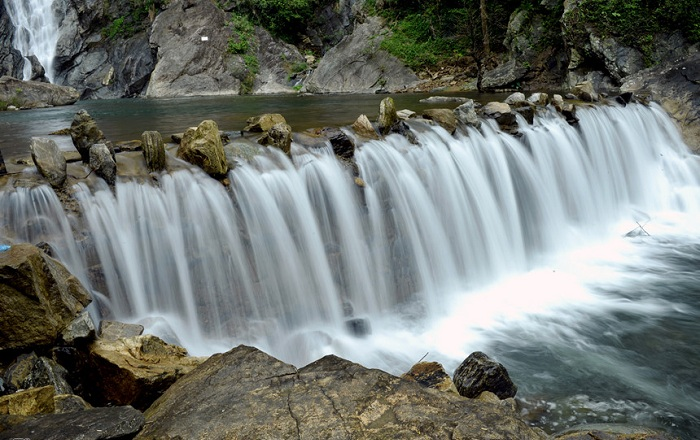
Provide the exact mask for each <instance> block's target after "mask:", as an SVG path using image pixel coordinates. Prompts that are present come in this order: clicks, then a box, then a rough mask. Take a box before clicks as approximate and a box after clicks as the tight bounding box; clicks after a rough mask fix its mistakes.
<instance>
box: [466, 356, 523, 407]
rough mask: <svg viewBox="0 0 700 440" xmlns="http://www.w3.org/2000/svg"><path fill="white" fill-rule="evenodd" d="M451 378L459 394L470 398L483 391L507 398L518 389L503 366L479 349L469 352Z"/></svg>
mask: <svg viewBox="0 0 700 440" xmlns="http://www.w3.org/2000/svg"><path fill="white" fill-rule="evenodd" d="M453 380H454V383H455V386H456V387H457V391H459V394H460V395H462V396H464V397H468V398H471V399H473V398H475V397H477V396H478V395H479V394H481V393H482V392H484V391H490V392H492V393H494V394H495V395H496V396H498V398H499V399H507V398H509V397H514V396H515V393H516V392H517V391H518V387H516V386H515V384H514V383H513V381H512V380H511V379H510V376H509V375H508V371H506V369H505V367H504V366H503V365H501V364H499V363H498V362H496V361H494V360H493V359H491V358H490V357H488V356H487V355H486V354H484V353H482V352H480V351H476V352H474V353H472V354H470V355H469V356H468V357H467V359H465V360H464V361H463V362H462V364H461V365H460V366H459V367H457V370H456V371H455V373H454V377H453Z"/></svg>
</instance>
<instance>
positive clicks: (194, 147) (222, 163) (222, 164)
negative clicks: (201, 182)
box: [177, 120, 228, 177]
mask: <svg viewBox="0 0 700 440" xmlns="http://www.w3.org/2000/svg"><path fill="white" fill-rule="evenodd" d="M177 157H179V158H181V159H184V160H186V161H187V162H189V163H191V164H193V165H196V166H198V167H200V168H201V169H202V170H204V172H205V173H207V174H209V175H210V176H215V177H219V176H224V175H225V174H226V173H227V172H228V163H227V162H226V154H225V153H224V145H223V143H222V142H221V136H220V135H219V127H218V126H217V125H216V122H214V121H212V120H206V121H202V123H201V124H199V126H198V127H197V128H196V129H195V128H189V129H188V130H187V131H186V132H185V134H184V135H183V137H182V141H181V142H180V148H178V150H177Z"/></svg>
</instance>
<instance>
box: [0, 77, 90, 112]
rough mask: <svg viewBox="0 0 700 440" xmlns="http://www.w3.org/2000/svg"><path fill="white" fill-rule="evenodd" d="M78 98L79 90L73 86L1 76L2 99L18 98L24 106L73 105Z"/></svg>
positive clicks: (0, 89) (0, 96)
mask: <svg viewBox="0 0 700 440" xmlns="http://www.w3.org/2000/svg"><path fill="white" fill-rule="evenodd" d="M78 98H80V95H79V94H78V91H77V90H75V89H74V88H72V87H64V86H59V85H56V84H49V83H44V82H38V81H20V80H18V79H15V78H12V77H9V76H3V77H2V78H0V101H5V102H11V101H14V100H17V101H19V102H20V106H21V107H22V108H41V107H48V106H60V105H71V104H73V103H75V102H76V101H77V100H78Z"/></svg>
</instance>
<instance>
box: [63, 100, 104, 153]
mask: <svg viewBox="0 0 700 440" xmlns="http://www.w3.org/2000/svg"><path fill="white" fill-rule="evenodd" d="M70 137H71V140H72V141H73V145H74V146H75V149H76V150H78V153H80V157H81V158H82V159H83V163H88V162H90V148H91V147H92V146H93V145H94V144H98V143H103V142H105V140H106V139H105V135H104V134H103V133H102V130H100V129H99V128H98V127H97V123H96V122H95V120H94V119H93V118H92V116H90V114H89V113H88V112H87V111H85V110H80V111H78V113H76V114H75V117H74V118H73V122H71V125H70Z"/></svg>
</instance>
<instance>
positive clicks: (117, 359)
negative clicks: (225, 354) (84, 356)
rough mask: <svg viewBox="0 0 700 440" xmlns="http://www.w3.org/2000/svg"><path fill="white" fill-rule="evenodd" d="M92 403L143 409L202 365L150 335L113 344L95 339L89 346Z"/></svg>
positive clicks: (198, 359)
mask: <svg viewBox="0 0 700 440" xmlns="http://www.w3.org/2000/svg"><path fill="white" fill-rule="evenodd" d="M89 357H90V360H89V364H90V368H89V372H88V374H89V375H91V379H92V380H91V383H92V384H93V385H94V387H95V390H93V391H92V395H93V397H92V400H93V401H94V402H96V403H97V404H99V405H106V404H117V405H132V406H134V407H136V408H138V409H141V410H144V409H146V408H148V406H149V405H150V404H151V403H152V402H153V401H154V400H155V399H156V398H157V397H159V396H160V395H161V394H162V393H163V391H165V390H166V389H168V387H169V386H170V385H172V384H173V383H174V382H175V381H176V380H177V379H178V378H179V377H181V376H182V375H184V374H186V373H188V372H189V371H190V370H192V369H193V368H194V367H196V366H197V365H199V364H200V363H201V362H202V359H201V358H195V357H189V356H187V351H186V350H185V349H184V348H182V347H178V346H176V345H170V344H167V343H165V342H163V341H162V340H161V339H159V338H157V337H156V336H153V335H144V336H134V337H131V338H122V339H118V340H116V341H108V340H103V339H98V340H97V341H95V342H94V343H93V344H92V345H91V346H90V356H89Z"/></svg>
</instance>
